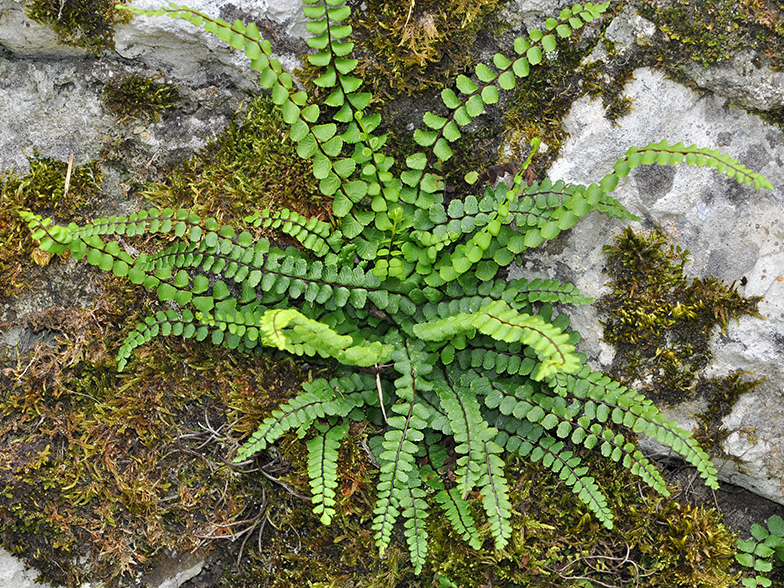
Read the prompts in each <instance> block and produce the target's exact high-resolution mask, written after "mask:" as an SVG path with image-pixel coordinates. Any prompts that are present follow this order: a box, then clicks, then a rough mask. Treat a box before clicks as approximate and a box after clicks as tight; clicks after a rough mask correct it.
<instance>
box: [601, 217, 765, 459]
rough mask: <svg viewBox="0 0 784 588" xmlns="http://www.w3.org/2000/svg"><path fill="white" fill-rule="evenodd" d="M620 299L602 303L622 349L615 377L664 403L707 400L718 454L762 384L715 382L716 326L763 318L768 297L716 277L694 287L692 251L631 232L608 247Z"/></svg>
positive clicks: (704, 435)
mask: <svg viewBox="0 0 784 588" xmlns="http://www.w3.org/2000/svg"><path fill="white" fill-rule="evenodd" d="M605 252H606V254H607V256H608V262H607V268H606V271H607V273H608V274H609V275H610V277H611V279H612V282H611V284H610V285H611V288H612V292H611V293H610V294H608V295H605V296H604V297H602V298H601V299H600V300H599V301H598V303H597V304H598V307H599V308H600V310H601V311H602V312H603V313H604V316H605V317H606V319H605V321H604V322H603V323H602V324H603V325H604V340H605V341H606V342H608V343H610V344H611V345H613V346H614V347H615V349H616V356H615V359H614V361H613V365H612V368H611V374H612V376H613V377H615V378H617V379H619V380H620V381H621V382H624V383H626V384H628V385H634V386H636V387H639V388H640V389H641V391H642V392H644V393H645V394H646V395H648V396H649V397H651V398H652V399H654V400H655V401H656V402H657V403H660V404H665V405H666V404H674V403H678V402H682V401H686V400H690V399H694V398H703V399H705V400H706V401H707V402H708V405H709V408H708V410H707V411H706V413H705V414H703V415H702V416H701V417H700V420H701V425H700V429H699V431H698V433H699V436H700V438H701V440H702V441H705V442H707V445H708V446H709V447H711V448H713V449H716V448H717V447H718V445H719V444H720V442H721V440H722V439H723V435H725V433H724V432H722V430H721V428H720V423H721V417H723V416H724V415H726V414H728V413H729V411H730V410H731V408H732V405H733V404H734V403H735V401H736V400H737V398H738V396H739V395H740V394H742V393H744V392H746V391H748V390H749V389H751V388H752V387H753V386H755V385H757V384H758V383H759V382H761V380H757V381H754V382H748V383H743V382H742V380H741V375H742V373H740V372H739V373H736V374H733V375H731V376H728V377H726V378H714V379H707V378H706V377H705V376H704V370H705V368H706V367H707V366H708V365H709V363H710V361H711V352H710V347H709V344H710V341H711V338H712V337H713V336H714V332H715V329H716V327H720V328H721V330H722V332H723V330H724V328H725V327H726V326H727V325H728V324H729V321H730V320H737V319H738V318H740V317H741V316H744V315H750V316H755V317H760V314H759V309H758V305H759V302H760V301H761V298H760V297H757V296H754V297H751V298H744V297H743V296H741V295H740V294H739V293H738V291H737V290H736V289H735V285H734V283H733V284H732V285H729V286H728V285H727V284H724V283H723V282H721V281H719V280H717V279H716V278H707V279H701V278H694V279H692V280H691V281H689V280H687V279H686V277H685V276H684V273H683V266H684V264H685V263H686V262H687V261H688V254H689V252H688V251H684V250H682V249H681V248H680V247H679V246H677V245H674V244H673V243H672V242H671V237H669V236H668V235H666V234H665V233H664V232H662V231H661V230H658V229H657V230H654V231H651V232H648V233H646V232H642V233H636V232H634V231H633V230H632V229H631V228H627V229H625V230H624V231H623V233H622V234H621V235H619V236H618V237H617V238H616V239H615V242H614V243H613V244H612V245H609V246H607V247H605Z"/></svg>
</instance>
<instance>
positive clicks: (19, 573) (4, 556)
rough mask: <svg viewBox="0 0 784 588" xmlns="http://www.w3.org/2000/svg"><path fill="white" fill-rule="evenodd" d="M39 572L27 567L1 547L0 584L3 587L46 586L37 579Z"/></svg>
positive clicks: (39, 587)
mask: <svg viewBox="0 0 784 588" xmlns="http://www.w3.org/2000/svg"><path fill="white" fill-rule="evenodd" d="M36 576H38V574H37V573H35V572H34V571H32V570H28V569H25V565H24V562H23V561H22V560H20V559H17V558H16V557H14V556H13V555H11V554H10V553H8V552H7V551H6V550H4V549H2V548H0V586H2V587H3V588H44V585H42V584H37V583H36V581H35V578H36Z"/></svg>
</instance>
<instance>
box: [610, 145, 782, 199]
mask: <svg viewBox="0 0 784 588" xmlns="http://www.w3.org/2000/svg"><path fill="white" fill-rule="evenodd" d="M679 163H685V164H686V165H693V166H697V167H709V168H715V169H716V171H718V172H719V173H723V174H724V175H726V176H727V177H728V178H735V179H736V180H737V182H738V183H739V184H746V185H747V186H751V185H753V186H754V189H756V190H759V189H761V188H766V189H768V190H772V189H773V184H771V183H770V181H768V179H767V178H765V176H763V175H762V174H758V173H756V172H754V171H752V170H750V169H749V168H748V167H746V166H745V165H743V164H741V163H739V162H738V160H737V159H734V158H732V157H730V156H729V155H723V154H722V153H721V151H719V150H718V149H709V148H707V147H697V146H696V145H690V146H688V147H686V146H685V145H684V144H683V143H676V144H675V145H670V144H669V143H668V142H667V141H661V142H659V143H650V144H648V145H646V146H645V147H631V148H630V149H629V150H628V151H627V152H626V155H624V156H623V157H621V158H620V159H619V160H618V161H617V162H616V163H615V165H614V166H613V173H611V174H608V175H607V176H605V178H604V179H603V180H602V182H601V184H602V185H612V186H613V188H614V187H615V184H617V183H618V178H624V177H626V176H627V175H629V172H630V171H631V170H633V169H634V168H636V167H639V166H641V165H652V164H656V165H678V164H679Z"/></svg>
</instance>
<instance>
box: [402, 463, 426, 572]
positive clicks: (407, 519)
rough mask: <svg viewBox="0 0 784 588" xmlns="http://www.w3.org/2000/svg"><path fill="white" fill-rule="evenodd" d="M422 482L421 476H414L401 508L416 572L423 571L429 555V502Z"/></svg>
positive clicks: (405, 533)
mask: <svg viewBox="0 0 784 588" xmlns="http://www.w3.org/2000/svg"><path fill="white" fill-rule="evenodd" d="M420 484H421V481H420V477H419V476H412V477H411V479H410V482H409V487H408V493H407V494H404V495H403V497H402V498H401V499H400V509H401V511H402V513H401V514H402V515H403V521H404V522H403V528H404V531H403V535H405V537H406V542H407V543H408V552H409V554H410V556H411V564H412V565H413V566H414V573H415V574H419V573H420V572H421V571H422V566H423V565H425V558H426V556H427V529H426V528H425V519H426V518H427V515H428V511H427V502H426V501H425V497H426V496H427V493H426V492H425V491H424V490H423V489H422V488H420V487H419V485H420Z"/></svg>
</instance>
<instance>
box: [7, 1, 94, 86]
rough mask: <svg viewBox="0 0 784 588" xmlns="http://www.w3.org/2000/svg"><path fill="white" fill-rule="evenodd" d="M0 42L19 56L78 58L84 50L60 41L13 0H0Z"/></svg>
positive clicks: (21, 4)
mask: <svg viewBox="0 0 784 588" xmlns="http://www.w3.org/2000/svg"><path fill="white" fill-rule="evenodd" d="M0 45H2V46H3V47H5V48H6V49H8V50H9V51H11V52H12V53H15V54H16V55H18V56H23V57H44V58H45V57H58V58H63V57H80V56H82V55H85V54H86V53H87V51H86V50H85V49H81V48H78V47H69V46H68V45H63V44H62V43H60V41H59V39H58V37H57V33H55V32H54V31H52V30H51V29H50V28H48V27H45V26H43V25H39V24H38V23H37V22H35V21H33V20H32V19H30V18H28V17H27V15H25V11H24V5H23V3H22V2H16V0H0ZM0 79H2V78H0Z"/></svg>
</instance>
